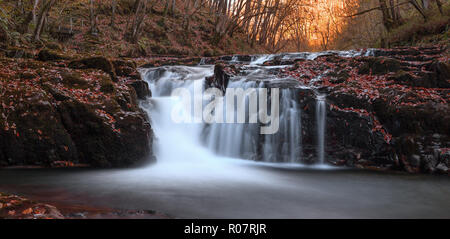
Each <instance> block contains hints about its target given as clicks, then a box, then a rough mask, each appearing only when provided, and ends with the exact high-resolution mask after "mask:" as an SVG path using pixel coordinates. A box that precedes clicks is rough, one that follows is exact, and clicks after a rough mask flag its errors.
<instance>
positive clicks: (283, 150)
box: [142, 50, 371, 167]
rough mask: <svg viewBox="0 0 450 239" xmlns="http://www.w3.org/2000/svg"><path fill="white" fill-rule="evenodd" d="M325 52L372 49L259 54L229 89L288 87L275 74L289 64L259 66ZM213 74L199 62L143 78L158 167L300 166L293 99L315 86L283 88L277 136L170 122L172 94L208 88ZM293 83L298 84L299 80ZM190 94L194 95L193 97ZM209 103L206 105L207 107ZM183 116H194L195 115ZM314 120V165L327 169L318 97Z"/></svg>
mask: <svg viewBox="0 0 450 239" xmlns="http://www.w3.org/2000/svg"><path fill="white" fill-rule="evenodd" d="M327 54H336V55H339V56H343V57H352V56H357V55H367V54H371V51H370V50H367V51H344V52H336V51H328V52H319V53H285V54H278V55H255V56H252V61H251V62H248V63H245V64H244V65H243V71H242V72H244V75H242V76H239V77H235V78H233V79H231V80H230V82H229V85H228V86H227V88H242V89H244V90H245V89H248V88H263V87H266V88H271V86H270V85H267V84H274V83H275V84H276V83H277V82H283V83H286V79H279V78H277V76H276V74H274V73H273V71H274V70H275V71H276V70H277V68H281V67H287V66H275V67H269V66H261V64H263V63H264V62H265V61H267V60H273V59H283V60H292V59H298V58H303V59H310V60H313V59H315V58H316V57H318V56H321V55H327ZM203 62H204V61H203ZM231 62H232V63H237V64H242V62H239V60H238V57H237V56H233V57H232V58H231ZM213 73H214V66H210V65H201V64H200V65H199V66H197V67H187V66H164V67H158V68H150V69H146V70H145V74H144V78H145V79H146V80H147V81H148V83H149V84H150V88H151V91H152V94H153V98H152V99H150V100H149V101H147V102H144V103H142V107H143V108H144V109H145V110H147V111H148V113H149V115H150V116H151V118H152V126H153V128H154V131H155V135H156V137H157V142H156V144H155V146H154V148H155V152H156V156H157V158H158V159H159V161H158V162H159V163H158V164H169V163H174V162H176V164H177V166H176V167H187V166H189V165H191V166H192V165H203V166H205V165H209V164H208V163H207V162H209V163H211V162H213V161H214V162H215V163H217V162H219V161H227V160H229V159H237V158H239V159H252V160H257V161H262V162H265V163H285V164H296V163H302V154H303V149H302V137H301V135H302V122H301V118H302V112H301V109H300V107H299V106H298V103H297V99H296V97H295V96H296V90H295V88H310V87H311V86H301V85H294V86H290V87H293V88H286V89H281V91H280V126H279V131H278V133H276V134H274V135H261V134H260V126H261V125H259V124H250V123H245V124H242V123H213V124H210V125H208V124H203V123H189V124H176V123H173V122H172V119H171V111H172V108H173V107H174V105H175V104H177V101H178V100H179V99H175V98H171V97H170V94H171V92H172V90H174V89H175V88H179V87H183V88H186V89H190V91H191V92H193V91H194V89H193V88H194V82H197V83H198V82H201V83H202V84H204V82H205V81H204V79H205V77H208V76H212V75H213ZM291 81H292V80H291ZM291 83H292V82H291ZM294 83H295V84H297V82H296V81H294ZM191 95H194V96H195V94H191ZM197 97H202V96H201V95H200V96H197ZM200 100H202V99H200ZM243 100H244V101H245V105H246V109H245V110H246V122H248V118H249V115H248V112H249V110H248V99H247V97H245V98H244V99H243ZM206 103H207V102H203V104H204V105H205V104H206ZM236 104H237V102H236ZM269 104H270V103H269ZM191 108H192V107H191ZM269 108H270V107H269ZM225 112H226V110H225ZM185 113H187V114H192V112H185ZM235 113H236V112H235ZM225 114H226V113H225ZM235 115H236V114H235ZM315 118H316V125H317V132H316V135H317V160H316V162H317V163H318V164H319V165H324V164H325V161H326V160H325V136H326V130H325V128H326V102H325V96H319V97H318V98H317V103H316V116H315ZM305 130H308V129H305Z"/></svg>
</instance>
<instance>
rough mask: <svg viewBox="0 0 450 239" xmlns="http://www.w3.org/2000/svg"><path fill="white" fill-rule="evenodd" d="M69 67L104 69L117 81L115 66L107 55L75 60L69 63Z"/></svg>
mask: <svg viewBox="0 0 450 239" xmlns="http://www.w3.org/2000/svg"><path fill="white" fill-rule="evenodd" d="M68 66H69V68H72V69H98V70H103V71H104V72H106V73H108V74H109V75H110V76H111V80H113V81H114V82H116V81H117V76H116V72H115V70H114V66H113V64H112V63H111V61H110V60H108V59H106V58H105V57H101V56H99V57H90V58H84V59H81V60H74V61H71V62H70V63H69V65H68Z"/></svg>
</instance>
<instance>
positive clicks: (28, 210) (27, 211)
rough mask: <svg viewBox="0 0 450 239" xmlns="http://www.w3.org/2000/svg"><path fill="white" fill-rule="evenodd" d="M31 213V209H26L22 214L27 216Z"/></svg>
mask: <svg viewBox="0 0 450 239" xmlns="http://www.w3.org/2000/svg"><path fill="white" fill-rule="evenodd" d="M31 213H33V209H32V208H28V209H25V210H23V211H22V214H25V215H28V214H31Z"/></svg>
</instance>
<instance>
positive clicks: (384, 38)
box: [0, 0, 449, 55]
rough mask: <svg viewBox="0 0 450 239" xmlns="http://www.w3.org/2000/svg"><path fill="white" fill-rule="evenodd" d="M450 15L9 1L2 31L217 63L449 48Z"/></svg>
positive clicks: (221, 0)
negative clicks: (235, 58)
mask: <svg viewBox="0 0 450 239" xmlns="http://www.w3.org/2000/svg"><path fill="white" fill-rule="evenodd" d="M448 12H449V2H448V0H102V1H100V0H77V1H73V0H14V1H12V0H2V1H0V17H1V21H0V24H1V25H0V26H2V28H4V29H8V32H9V36H8V37H9V38H10V39H12V38H16V40H13V41H12V42H17V38H20V37H18V36H17V35H21V36H25V40H28V41H31V42H39V41H42V35H47V36H46V37H44V38H48V36H50V37H53V38H63V40H66V38H68V37H69V38H70V37H73V39H76V40H80V39H81V38H83V39H85V38H87V37H86V35H89V36H90V37H91V38H92V37H96V36H100V37H101V39H100V41H103V42H104V45H106V46H105V47H106V48H111V49H113V48H114V47H116V48H117V47H122V46H121V45H123V42H128V43H130V44H134V45H135V48H136V49H137V51H138V52H140V53H139V54H142V55H148V54H149V52H151V53H153V54H164V53H165V54H182V55H186V54H188V55H191V54H195V55H211V54H213V55H215V54H219V53H221V51H222V53H223V51H227V49H230V50H233V51H234V52H246V51H251V49H254V50H256V51H266V52H280V51H311V50H327V49H351V48H357V47H386V46H389V45H399V44H408V43H410V42H411V41H416V40H417V39H418V37H417V35H420V36H419V38H422V36H423V35H436V34H440V36H439V37H437V39H434V38H433V39H431V40H430V39H427V41H439V42H441V41H445V42H448V23H449V15H448ZM77 34H78V35H77ZM79 34H83V35H82V36H80V35H79ZM180 34H181V35H182V36H183V39H179V37H178V36H180ZM61 35H62V36H61ZM200 35H202V36H200ZM77 36H78V38H77ZM120 42H122V44H120ZM114 43H115V44H116V45H114V46H112V45H111V44H114ZM216 46H220V48H221V49H219V50H216V49H214V48H215V47H216ZM193 48H198V50H197V49H193ZM148 49H150V50H148ZM124 50H129V51H131V50H130V49H124ZM135 52H136V51H135V50H133V51H132V53H130V54H136V53H135Z"/></svg>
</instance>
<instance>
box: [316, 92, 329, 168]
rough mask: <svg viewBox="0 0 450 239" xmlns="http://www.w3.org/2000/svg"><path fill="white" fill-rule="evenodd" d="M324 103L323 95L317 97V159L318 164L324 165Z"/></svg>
mask: <svg viewBox="0 0 450 239" xmlns="http://www.w3.org/2000/svg"><path fill="white" fill-rule="evenodd" d="M326 117H327V116H326V101H325V96H324V95H319V96H318V97H317V103H316V121H317V159H318V163H320V164H324V163H325V126H326V125H325V124H326Z"/></svg>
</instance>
